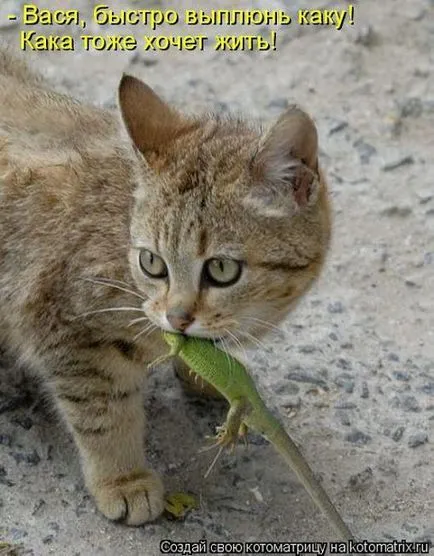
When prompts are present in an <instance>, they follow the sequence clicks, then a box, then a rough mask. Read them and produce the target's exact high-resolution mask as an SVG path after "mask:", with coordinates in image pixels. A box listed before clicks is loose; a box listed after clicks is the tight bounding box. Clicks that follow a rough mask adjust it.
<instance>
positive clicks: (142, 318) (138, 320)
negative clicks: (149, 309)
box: [127, 317, 149, 328]
mask: <svg viewBox="0 0 434 556" xmlns="http://www.w3.org/2000/svg"><path fill="white" fill-rule="evenodd" d="M144 320H149V318H148V317H139V318H137V319H133V320H131V321H130V322H129V323H128V325H127V328H130V326H133V325H134V324H137V323H138V322H143V321H144Z"/></svg>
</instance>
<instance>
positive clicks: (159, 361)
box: [148, 347, 179, 369]
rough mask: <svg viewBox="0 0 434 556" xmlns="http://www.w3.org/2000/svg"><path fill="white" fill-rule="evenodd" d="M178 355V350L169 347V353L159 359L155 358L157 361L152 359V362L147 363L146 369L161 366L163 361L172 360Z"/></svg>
mask: <svg viewBox="0 0 434 556" xmlns="http://www.w3.org/2000/svg"><path fill="white" fill-rule="evenodd" d="M178 353H179V348H177V347H171V348H170V351H169V353H166V354H165V355H162V356H161V357H157V359H154V361H152V362H151V363H149V364H148V369H149V368H151V367H157V366H158V365H161V364H162V363H164V362H165V361H168V360H169V359H172V358H173V357H175V356H176V355H178Z"/></svg>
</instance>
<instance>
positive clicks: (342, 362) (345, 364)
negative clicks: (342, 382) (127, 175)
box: [336, 357, 352, 378]
mask: <svg viewBox="0 0 434 556" xmlns="http://www.w3.org/2000/svg"><path fill="white" fill-rule="evenodd" d="M336 366H337V367H339V368H340V369H345V370H347V371H348V370H349V369H351V367H352V365H351V361H348V359H344V358H343V357H340V358H339V359H338V360H337V361H336ZM345 376H346V377H348V376H349V375H345ZM350 378H351V377H350Z"/></svg>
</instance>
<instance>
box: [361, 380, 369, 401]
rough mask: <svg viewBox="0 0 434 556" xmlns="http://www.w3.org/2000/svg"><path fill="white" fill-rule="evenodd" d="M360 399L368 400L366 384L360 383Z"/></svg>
mask: <svg viewBox="0 0 434 556" xmlns="http://www.w3.org/2000/svg"><path fill="white" fill-rule="evenodd" d="M360 397H361V398H364V399H367V398H369V388H368V384H367V383H366V382H363V383H362V393H361V394H360Z"/></svg>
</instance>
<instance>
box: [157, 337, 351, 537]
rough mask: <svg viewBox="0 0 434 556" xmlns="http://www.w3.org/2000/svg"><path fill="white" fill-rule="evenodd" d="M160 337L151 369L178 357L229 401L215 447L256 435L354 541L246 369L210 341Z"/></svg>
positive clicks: (327, 515) (342, 534)
mask: <svg viewBox="0 0 434 556" xmlns="http://www.w3.org/2000/svg"><path fill="white" fill-rule="evenodd" d="M163 337H164V339H165V341H166V342H167V343H168V344H169V346H170V352H169V354H168V355H166V356H164V357H161V358H159V359H158V360H156V361H154V362H153V363H152V364H151V365H152V366H154V365H155V364H158V363H161V362H162V361H163V360H166V359H168V358H170V357H174V356H176V355H178V356H179V357H181V359H183V360H184V361H185V363H186V364H187V365H188V366H189V367H190V368H191V369H192V370H193V371H194V372H195V373H197V374H198V375H200V376H201V377H202V378H203V379H205V380H206V381H207V382H209V383H210V384H212V386H214V388H216V389H217V390H218V391H219V392H220V393H221V394H222V395H223V396H224V397H225V398H226V399H227V401H228V402H229V405H230V408H229V412H228V415H227V418H226V421H225V423H224V425H223V426H222V427H218V429H217V430H218V433H217V437H216V438H217V444H218V445H220V446H221V447H223V446H229V445H234V444H235V443H236V441H237V439H238V437H239V436H240V435H241V436H243V435H244V434H245V432H246V430H247V427H249V428H252V429H254V430H256V431H257V432H259V433H260V434H261V435H262V436H264V437H265V438H267V440H269V442H270V443H271V444H272V445H273V446H274V448H275V449H276V450H277V451H278V452H279V453H280V454H281V455H282V457H283V459H284V460H285V461H286V463H287V464H288V465H289V466H290V467H291V468H292V469H293V470H294V472H295V473H296V475H297V477H298V478H299V480H300V482H301V484H302V485H303V486H304V488H305V489H306V490H307V492H308V493H309V494H310V496H311V498H312V499H313V501H314V502H315V504H316V505H317V506H318V507H319V508H320V510H322V512H323V513H324V514H325V516H326V517H327V518H328V520H329V521H330V523H331V525H332V526H333V527H334V529H335V531H336V532H337V533H338V534H339V535H340V536H341V537H342V539H343V540H350V539H353V535H352V534H351V531H350V530H349V529H348V527H347V526H346V525H345V523H344V521H343V520H342V518H341V516H340V515H339V513H338V512H337V510H336V508H335V507H334V505H333V503H332V502H331V500H330V498H329V497H328V495H327V493H326V492H325V490H324V489H323V488H322V486H321V484H320V483H319V482H318V480H317V479H316V478H315V475H314V474H313V472H312V470H311V468H310V467H309V465H308V463H307V462H306V460H305V459H304V457H303V456H302V454H301V452H300V450H299V449H298V448H297V446H296V444H295V443H294V442H293V441H292V440H291V438H290V437H289V436H288V434H287V433H286V431H285V429H284V427H283V425H282V424H281V423H280V422H279V421H278V420H277V419H276V418H275V417H274V416H273V415H272V414H271V412H270V411H269V410H268V408H267V406H266V405H265V403H264V402H263V401H262V399H261V397H260V395H259V393H258V391H257V389H256V387H255V384H254V382H253V380H252V378H251V376H250V375H249V374H248V373H247V371H246V369H245V367H244V366H243V365H241V363H240V362H239V361H237V360H236V359H235V358H233V357H231V356H230V355H228V354H227V353H225V352H223V351H221V350H220V349H218V348H217V347H216V346H215V345H214V344H213V342H212V341H210V340H205V339H202V338H194V337H187V336H183V335H182V334H175V333H169V332H163Z"/></svg>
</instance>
